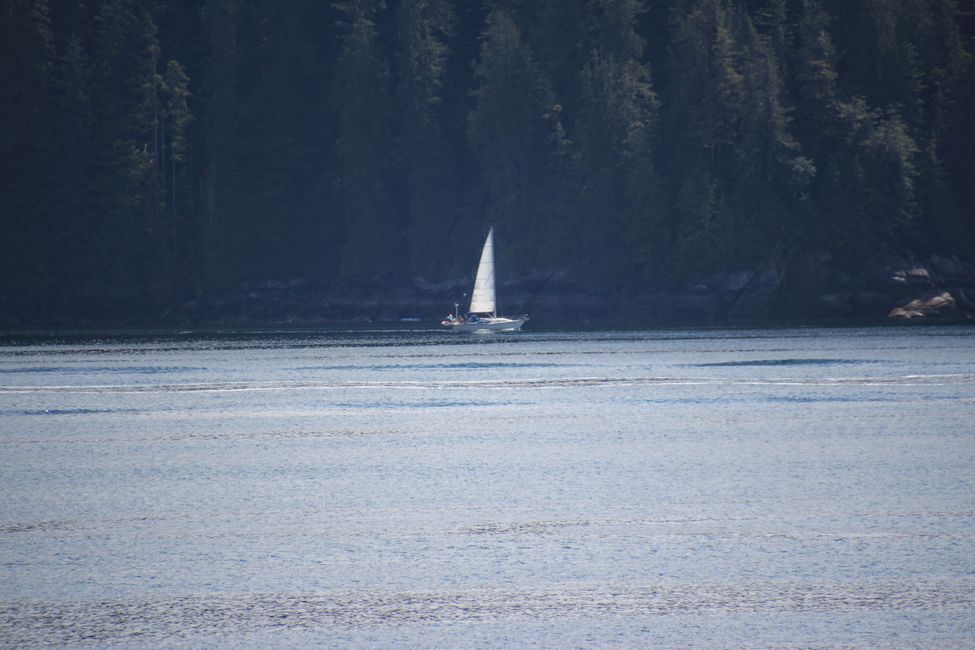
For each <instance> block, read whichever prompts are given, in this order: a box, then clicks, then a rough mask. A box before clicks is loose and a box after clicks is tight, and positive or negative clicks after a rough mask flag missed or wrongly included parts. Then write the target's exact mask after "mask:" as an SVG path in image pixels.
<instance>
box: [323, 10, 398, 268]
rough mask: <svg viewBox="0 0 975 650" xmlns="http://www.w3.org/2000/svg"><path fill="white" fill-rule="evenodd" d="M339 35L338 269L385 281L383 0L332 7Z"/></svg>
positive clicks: (391, 231) (388, 217) (335, 94)
mask: <svg viewBox="0 0 975 650" xmlns="http://www.w3.org/2000/svg"><path fill="white" fill-rule="evenodd" d="M337 8H338V9H339V11H340V13H341V15H342V29H343V32H344V33H343V36H342V39H341V46H340V49H339V55H338V60H337V61H336V66H335V78H334V81H333V90H332V95H331V103H332V106H333V107H334V109H335V111H336V114H337V116H338V136H337V141H336V151H337V154H338V160H339V163H340V170H341V171H340V174H341V181H340V182H341V196H342V201H343V206H342V208H343V214H344V217H345V218H344V226H345V231H346V239H345V247H344V249H343V253H342V275H343V278H344V279H345V281H346V282H348V283H350V284H353V285H358V286H365V285H369V284H376V283H382V282H386V281H388V280H389V279H390V276H391V273H392V272H393V270H394V269H395V267H396V264H397V260H396V259H394V257H393V255H392V253H391V248H392V247H393V246H394V245H395V243H396V242H397V240H398V235H399V234H400V233H398V232H396V230H395V228H394V223H395V220H394V216H393V206H392V204H391V201H390V196H389V187H388V174H389V171H390V167H389V163H390V158H391V157H390V153H391V142H392V126H393V125H392V115H391V111H392V98H391V96H390V92H389V76H390V72H389V65H388V63H387V60H386V58H385V56H384V53H383V50H382V48H381V47H380V44H379V42H378V37H377V33H376V23H375V21H376V17H377V14H378V13H379V12H380V11H382V10H384V9H385V3H384V2H383V1H382V0H350V1H349V2H346V3H344V4H342V5H337Z"/></svg>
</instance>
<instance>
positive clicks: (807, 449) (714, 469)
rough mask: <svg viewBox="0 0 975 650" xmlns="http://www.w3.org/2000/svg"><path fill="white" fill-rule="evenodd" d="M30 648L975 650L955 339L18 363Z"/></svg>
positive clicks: (8, 582) (13, 346) (333, 341)
mask: <svg viewBox="0 0 975 650" xmlns="http://www.w3.org/2000/svg"><path fill="white" fill-rule="evenodd" d="M46 645H50V646H57V647H65V646H67V647H99V648H102V647H126V648H129V647H137V648H138V647H146V648H156V647H160V646H164V647H213V646H231V647H268V646H279V647H280V646H287V647H365V648H369V647H383V648H385V647H422V648H429V647H444V648H481V647H485V648H490V647H541V648H549V647H550V648H566V647H586V648H588V647H596V648H604V647H659V648H918V647H921V648H928V647H930V648H971V647H975V328H971V327H924V328H916V327H898V328H872V329H819V328H808V329H728V330H670V331H662V330H655V331H616V332H610V331H599V332H591V331H587V332H572V331H546V332H533V331H530V330H529V331H525V332H521V333H517V334H493V335H476V334H473V335H463V334H461V335H458V334H453V333H447V332H440V331H433V330H424V329H399V330H397V329H389V328H387V329H356V330H323V331H306V332H243V333H240V332H237V333H235V332H226V333H219V332H217V333H214V332H210V333H194V332H184V333H178V334H175V333H174V334H167V335H158V334H156V335H154V334H144V335H140V334H126V335H104V336H96V335H74V336H61V337H56V336H51V337H24V336H17V335H5V336H3V337H2V338H0V646H2V647H11V648H13V647H17V648H20V647H31V646H46Z"/></svg>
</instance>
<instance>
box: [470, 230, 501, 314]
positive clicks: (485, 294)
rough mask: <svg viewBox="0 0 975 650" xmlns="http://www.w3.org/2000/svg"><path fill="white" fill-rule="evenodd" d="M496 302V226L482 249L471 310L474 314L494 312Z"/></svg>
mask: <svg viewBox="0 0 975 650" xmlns="http://www.w3.org/2000/svg"><path fill="white" fill-rule="evenodd" d="M494 303H495V301H494V228H491V229H490V230H488V235H487V239H486V240H485V241H484V250H482V251H481V262H480V264H478V265H477V277H476V278H475V279H474V291H473V292H472V293H471V308H470V310H469V311H470V313H472V314H493V313H494V312H495V309H496V307H495V304H494Z"/></svg>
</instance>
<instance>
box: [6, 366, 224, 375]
mask: <svg viewBox="0 0 975 650" xmlns="http://www.w3.org/2000/svg"><path fill="white" fill-rule="evenodd" d="M203 370H206V368H191V367H187V366H89V365H85V364H78V365H76V366H23V367H19V368H0V374H10V375H21V374H54V373H56V374H81V375H92V374H135V375H159V374H168V373H178V372H199V371H203Z"/></svg>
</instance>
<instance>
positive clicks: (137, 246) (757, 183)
mask: <svg viewBox="0 0 975 650" xmlns="http://www.w3.org/2000/svg"><path fill="white" fill-rule="evenodd" d="M973 36H975V0H858V1H855V2H854V1H850V0H471V1H467V0H385V1H384V0H343V1H341V2H334V3H329V2H321V1H319V0H290V1H285V0H282V1H275V2H270V1H261V0H206V1H205V2H202V3H200V2H197V1H195V0H193V1H191V0H90V1H89V2H86V3H81V2H77V1H68V0H46V1H45V0H33V1H31V0H0V81H2V83H3V86H4V91H3V92H2V93H0V161H2V170H0V309H2V310H5V311H9V312H25V313H31V314H35V315H40V316H43V315H44V314H53V313H60V312H65V313H88V312H91V311H96V310H106V311H108V312H113V311H114V312H116V313H117V312H120V311H124V310H125V309H127V308H133V309H145V308H148V307H150V306H153V305H155V306H165V305H167V304H173V303H175V302H178V301H180V300H185V299H187V298H188V297H191V296H194V295H197V294H198V293H200V292H206V291H214V290H220V289H222V288H226V287H230V286H234V285H236V284H239V283H241V282H244V281H254V280H268V279H275V280H290V279H293V278H302V279H305V280H307V281H308V282H313V283H316V284H320V285H323V286H329V287H333V288H335V289H336V290H338V289H343V290H355V289H359V290H366V291H384V290H391V289H396V288H408V287H411V286H413V284H414V283H416V282H426V283H438V282H443V281H446V280H451V279H454V278H457V277H463V276H466V275H469V274H470V272H471V270H472V269H473V266H474V264H475V262H476V255H477V251H478V250H479V248H480V246H481V243H482V242H483V236H484V234H485V233H486V231H487V226H488V225H489V224H490V225H493V226H494V227H495V228H496V231H497V237H498V240H499V248H498V251H499V255H500V258H499V264H500V265H502V266H503V267H504V268H505V269H506V273H507V275H508V277H509V279H516V280H517V279H535V280H537V281H546V280H552V279H557V281H558V282H561V283H564V284H569V285H572V286H575V287H578V288H581V289H583V290H586V291H593V292H623V293H626V292H640V291H642V290H644V289H645V288H646V287H650V286H658V287H660V286H663V287H666V286H678V285H682V284H686V283H688V282H692V281H693V280H694V279H695V278H698V277H701V276H702V275H705V274H708V273H712V272H715V271H720V270H729V269H758V268H762V267H764V266H765V265H766V264H767V263H768V261H769V260H770V259H771V258H772V257H773V256H775V255H780V256H781V255H787V254H788V253H789V252H790V251H796V250H822V251H828V252H829V253H830V254H831V255H832V256H833V257H834V258H835V259H836V260H839V262H840V263H841V264H843V265H845V266H846V267H847V268H849V269H850V270H851V271H852V272H855V271H856V269H857V268H858V264H861V263H862V262H863V261H864V260H865V259H867V258H869V257H870V256H874V255H883V254H887V253H898V254H901V255H919V256H920V255H927V254H930V253H934V252H937V253H941V254H946V255H960V256H962V257H963V258H967V259H972V258H973V257H975V207H973V206H975V62H973V58H972V51H973Z"/></svg>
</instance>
